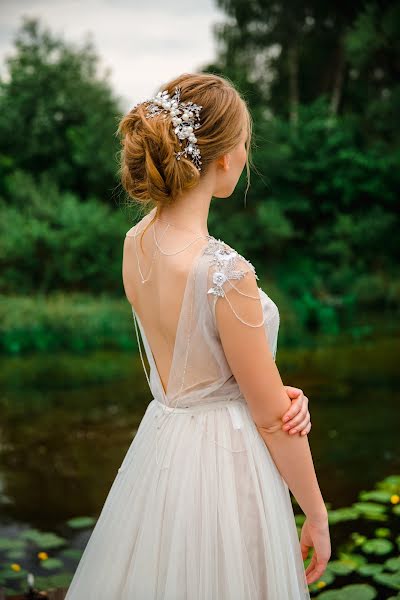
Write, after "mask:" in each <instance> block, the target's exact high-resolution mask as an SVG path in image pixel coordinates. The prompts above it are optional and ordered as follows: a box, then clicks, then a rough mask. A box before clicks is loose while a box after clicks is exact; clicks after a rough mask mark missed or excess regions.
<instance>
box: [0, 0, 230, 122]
mask: <svg viewBox="0 0 400 600" xmlns="http://www.w3.org/2000/svg"><path fill="white" fill-rule="evenodd" d="M23 16H28V17H37V18H39V19H40V21H41V22H42V24H43V25H44V26H46V27H48V28H50V29H51V31H53V32H54V33H55V34H57V35H60V36H61V37H63V38H64V40H65V41H69V42H73V43H78V44H82V43H83V42H84V41H85V39H87V37H90V39H91V40H92V41H93V43H94V46H95V48H96V50H97V52H98V54H99V55H100V57H101V63H100V66H101V68H102V69H103V70H105V69H110V77H109V79H110V82H111V85H112V87H113V89H114V91H115V92H116V94H117V95H118V96H120V98H121V103H122V106H123V108H124V109H126V110H128V109H129V107H130V106H133V105H134V104H135V103H136V102H140V101H142V100H144V99H146V98H148V97H150V96H152V95H153V94H154V93H155V91H156V90H157V89H158V87H159V86H160V85H161V83H163V82H164V81H168V80H169V79H171V78H173V77H176V76H177V75H179V74H180V73H184V72H192V73H193V72H196V71H200V70H201V68H202V66H203V65H205V64H207V63H208V62H210V61H212V60H214V58H215V55H216V42H215V39H214V35H213V31H212V27H213V25H214V24H215V23H218V22H222V21H225V19H226V17H225V16H224V14H223V13H222V12H221V11H220V10H219V9H217V7H216V6H215V3H214V0H197V1H196V0H185V2H181V1H179V0H168V1H164V0H152V1H151V2H149V1H148V2H146V0H140V1H139V0H131V1H128V0H85V1H84V2H83V1H80V2H78V1H77V0H71V1H69V2H67V1H65V0H0V72H1V74H4V72H5V65H4V59H5V57H6V55H8V54H10V53H11V52H12V50H13V39H14V36H15V34H16V32H17V30H18V29H19V28H20V26H21V23H22V17H23Z"/></svg>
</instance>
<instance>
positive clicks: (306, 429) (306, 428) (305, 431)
mask: <svg viewBox="0 0 400 600" xmlns="http://www.w3.org/2000/svg"><path fill="white" fill-rule="evenodd" d="M310 431H311V421H309V422H308V425H306V427H305V428H304V429H303V431H300V435H307V434H309V433H310Z"/></svg>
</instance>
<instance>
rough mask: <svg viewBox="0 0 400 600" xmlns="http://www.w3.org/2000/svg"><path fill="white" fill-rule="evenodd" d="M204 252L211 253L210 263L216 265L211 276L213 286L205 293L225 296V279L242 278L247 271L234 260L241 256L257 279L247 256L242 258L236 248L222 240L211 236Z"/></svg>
mask: <svg viewBox="0 0 400 600" xmlns="http://www.w3.org/2000/svg"><path fill="white" fill-rule="evenodd" d="M205 254H210V255H211V257H212V258H211V264H212V265H214V266H215V267H216V270H215V271H214V273H213V276H212V282H213V284H214V285H213V286H212V287H210V289H209V290H208V292H207V294H213V295H214V296H225V291H224V288H223V285H224V283H225V281H229V280H231V279H242V278H243V277H244V276H245V275H246V273H247V271H245V270H244V269H240V268H238V267H237V265H236V262H237V259H238V258H241V259H242V260H243V261H245V263H246V264H247V265H248V266H249V267H250V269H251V271H252V272H253V273H254V276H255V278H256V279H258V276H257V273H256V270H255V268H254V266H253V265H252V264H251V262H250V261H249V260H247V258H244V256H242V255H241V254H239V253H238V252H237V251H236V250H234V249H233V248H231V247H230V246H228V244H226V243H225V242H223V241H222V240H219V239H218V240H217V239H215V238H212V239H211V240H210V244H209V245H208V247H207V248H206V250H205Z"/></svg>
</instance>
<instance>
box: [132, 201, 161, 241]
mask: <svg viewBox="0 0 400 600" xmlns="http://www.w3.org/2000/svg"><path fill="white" fill-rule="evenodd" d="M155 210H156V209H155V208H153V209H152V210H151V211H150V212H149V213H147V215H145V216H144V217H142V218H141V219H140V221H138V222H137V223H135V225H133V226H132V227H131V228H130V229H129V230H128V231H127V232H126V234H125V239H126V238H134V237H136V235H137V234H138V233H140V232H141V231H142V230H143V229H144V228H145V227H146V225H147V224H148V223H149V222H150V221H151V219H152V218H153V215H154V213H155Z"/></svg>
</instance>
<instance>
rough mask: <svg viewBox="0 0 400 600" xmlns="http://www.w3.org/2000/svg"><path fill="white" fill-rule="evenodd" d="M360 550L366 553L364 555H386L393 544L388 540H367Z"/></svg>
mask: <svg viewBox="0 0 400 600" xmlns="http://www.w3.org/2000/svg"><path fill="white" fill-rule="evenodd" d="M361 549H362V550H363V551H364V552H366V554H378V555H383V554H388V553H389V552H391V551H392V549H393V544H392V542H391V541H390V540H382V539H380V538H373V539H370V540H367V541H366V542H365V543H364V544H363V545H362V546H361Z"/></svg>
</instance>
